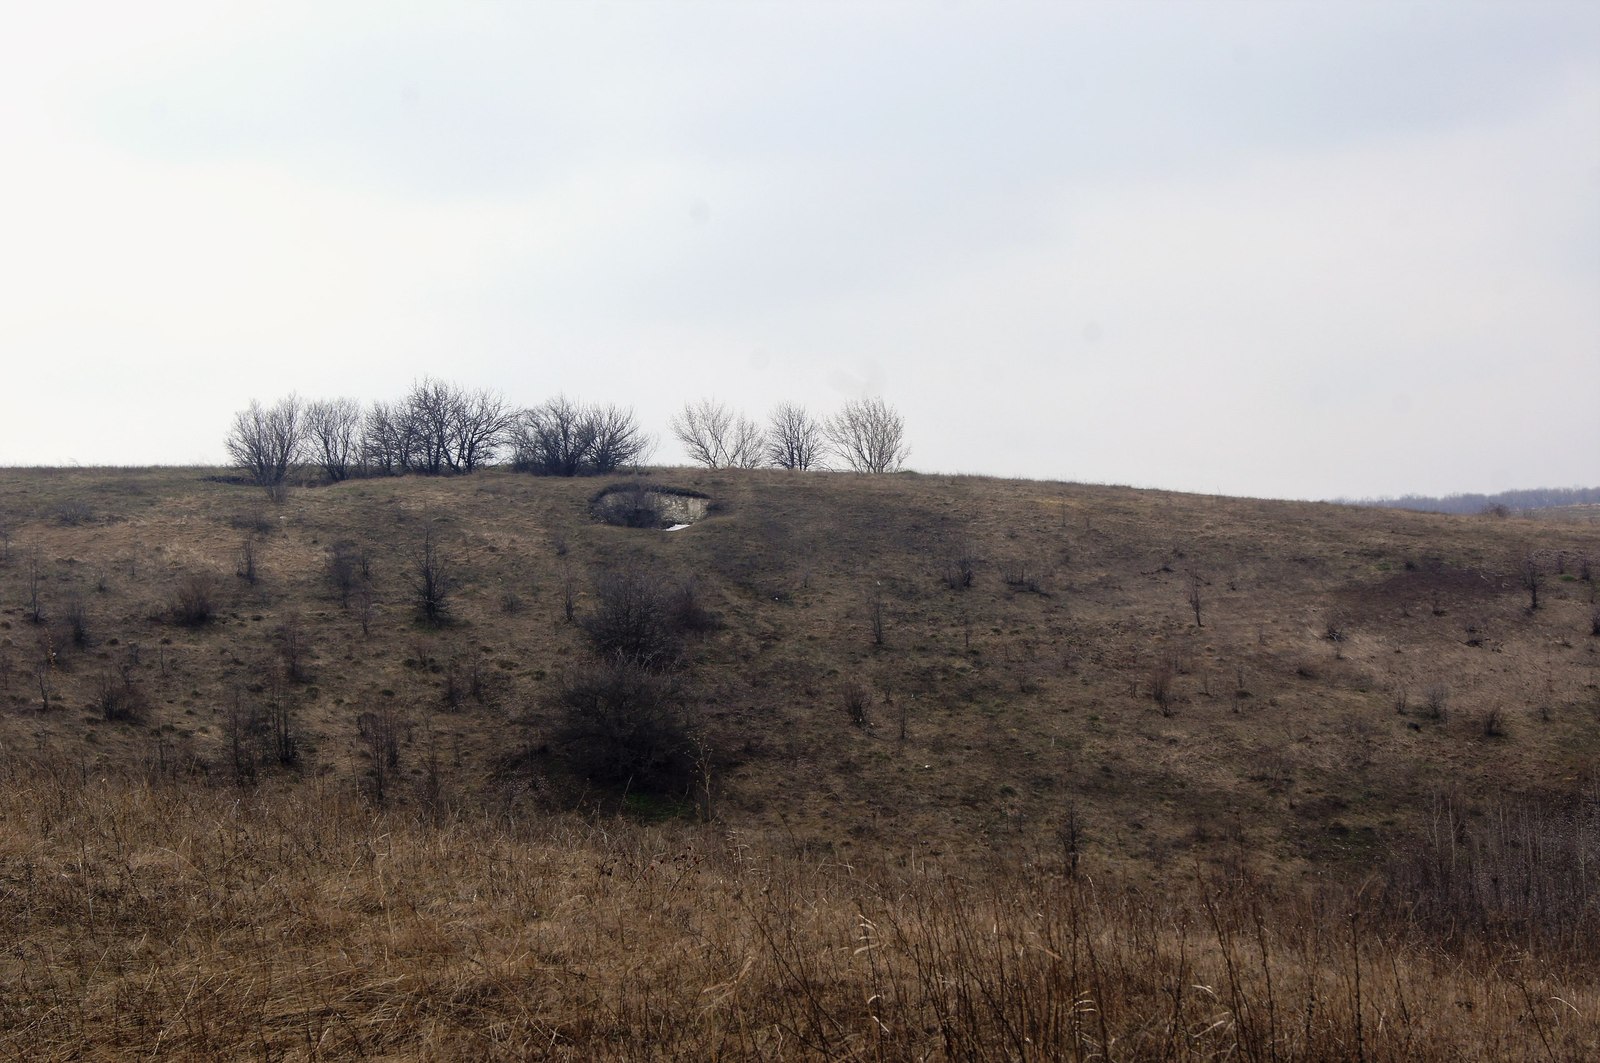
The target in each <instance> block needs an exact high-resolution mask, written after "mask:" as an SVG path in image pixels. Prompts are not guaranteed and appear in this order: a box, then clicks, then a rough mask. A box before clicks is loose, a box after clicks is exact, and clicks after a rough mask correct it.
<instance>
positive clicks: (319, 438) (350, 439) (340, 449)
mask: <svg viewBox="0 0 1600 1063" xmlns="http://www.w3.org/2000/svg"><path fill="white" fill-rule="evenodd" d="M305 428H306V441H307V450H308V451H309V452H310V460H312V461H314V462H316V463H317V464H318V465H321V466H322V471H323V472H325V473H327V474H328V479H329V480H332V481H333V482H334V483H338V482H339V481H340V480H344V479H347V478H348V477H349V476H350V473H351V472H352V471H353V470H354V467H355V465H356V464H357V463H358V462H359V461H360V460H361V404H360V403H358V402H356V400H355V399H323V400H318V401H316V402H313V403H311V404H309V405H308V406H306V412H305Z"/></svg>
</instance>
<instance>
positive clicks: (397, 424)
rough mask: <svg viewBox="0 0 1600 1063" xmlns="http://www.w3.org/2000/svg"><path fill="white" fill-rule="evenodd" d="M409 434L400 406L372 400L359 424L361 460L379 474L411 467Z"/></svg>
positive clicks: (408, 427)
mask: <svg viewBox="0 0 1600 1063" xmlns="http://www.w3.org/2000/svg"><path fill="white" fill-rule="evenodd" d="M410 435H411V433H410V422H409V420H408V419H407V418H406V416H405V410H404V408H403V407H401V406H400V405H398V404H391V403H387V402H375V403H373V404H372V405H371V407H369V408H368V409H367V415H366V418H365V419H364V420H363V422H362V425H361V464H362V465H363V466H364V467H365V468H366V471H367V472H368V473H375V474H377V475H380V476H393V475H395V474H397V473H402V472H405V471H406V469H407V468H409V467H410V456H411V444H410Z"/></svg>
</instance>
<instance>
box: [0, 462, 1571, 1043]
mask: <svg viewBox="0 0 1600 1063" xmlns="http://www.w3.org/2000/svg"><path fill="white" fill-rule="evenodd" d="M226 481H227V477H225V476H222V475H219V474H218V473H217V472H216V471H215V470H180V469H161V470H5V471H3V472H0V707H3V709H4V712H3V715H0V742H3V744H4V749H5V754H4V763H3V772H4V778H5V779H6V785H5V788H4V801H5V802H6V815H5V823H6V835H5V842H4V846H5V847H4V850H3V851H0V859H3V862H0V875H3V883H0V885H3V894H0V897H3V903H4V905H5V907H6V912H5V916H6V919H7V924H8V925H11V926H15V927H17V928H18V929H17V942H16V946H15V948H14V949H13V950H12V951H11V952H10V953H8V956H7V958H6V960H5V961H3V962H4V963H5V965H6V978H7V985H8V986H9V987H12V991H11V992H9V993H8V995H7V1000H6V1002H5V1004H4V1005H3V1007H4V1011H3V1012H0V1016H3V1017H0V1044H3V1045H5V1046H6V1048H7V1050H8V1051H9V1052H10V1053H12V1054H28V1055H30V1056H32V1057H33V1058H41V1057H49V1056H51V1055H55V1056H58V1057H60V1058H85V1057H88V1056H93V1055H96V1054H101V1055H105V1056H121V1055H127V1054H134V1053H143V1054H155V1055H160V1054H162V1053H167V1054H171V1055H178V1056H182V1055H236V1054H259V1055H261V1056H263V1057H266V1058H315V1057H322V1056H330V1055H349V1054H368V1055H376V1056H417V1057H426V1056H433V1055H437V1054H440V1053H444V1054H453V1055H464V1056H473V1057H484V1056H503V1057H505V1058H517V1057H525V1056H527V1055H540V1054H549V1055H560V1054H567V1055H570V1056H571V1057H573V1058H597V1057H607V1056H612V1057H616V1058H638V1056H640V1055H641V1054H645V1053H647V1052H648V1053H654V1054H658V1055H664V1056H678V1057H682V1058H710V1057H715V1056H717V1055H723V1056H734V1057H747V1056H757V1057H770V1058H796V1057H806V1056H823V1057H842V1056H846V1055H863V1056H874V1055H876V1056H881V1057H885V1058H923V1057H927V1056H934V1057H946V1058H1041V1059H1043V1058H1062V1057H1066V1058H1212V1057H1217V1056H1224V1055H1236V1056H1239V1055H1242V1056H1245V1057H1247V1058H1275V1057H1276V1058H1283V1057H1294V1056H1301V1057H1315V1058H1351V1059H1358V1058H1430V1057H1439V1056H1448V1057H1460V1058H1484V1059H1489V1058H1507V1057H1516V1056H1526V1057H1530V1058H1535V1057H1536V1058H1571V1059H1579V1058H1588V1057H1589V1056H1591V1055H1592V1054H1593V1053H1594V1052H1595V1051H1597V1050H1600V1019H1597V1015H1600V995H1597V991H1596V990H1597V986H1596V973H1597V970H1600V966H1597V964H1596V962H1595V960H1594V957H1595V956H1596V955H1597V954H1600V884H1597V883H1596V881H1595V875H1594V871H1593V868H1594V867H1595V866H1600V865H1597V864H1596V861H1597V860H1600V802H1597V798H1596V789H1595V780H1594V779H1593V777H1592V770H1593V766H1594V764H1595V754H1596V751H1597V747H1600V637H1597V631H1600V614H1597V613H1596V605H1595V583H1594V580H1593V574H1592V572H1591V567H1592V565H1593V564H1594V563H1595V562H1600V527H1597V526H1596V524H1595V523H1592V522H1585V521H1584V520H1582V519H1577V518H1574V519H1568V520H1555V519H1541V520H1529V519H1521V518H1510V519H1493V518H1486V517H1449V516H1442V515H1436V514H1421V513H1409V512H1401V511H1391V510H1379V509H1363V508H1355V507H1344V506H1331V505H1316V504H1300V503H1283V502H1265V501H1253V500H1242V499H1225V498H1214V497H1206V496H1196V495H1181V494H1170V493H1164V492H1154V491H1135V490H1131V489H1125V488H1114V487H1087V486H1081V485H1067V484H1055V483H1041V482H1019V481H998V480H989V479H981V478H972V477H935V476H922V475H914V474H899V475H894V476H872V477H866V476H851V475H843V474H828V473H807V474H796V473H783V472H761V471H750V472H744V471H714V472H708V471H703V470H685V469H664V470H654V471H652V472H651V473H650V475H649V482H650V484H651V485H653V487H654V488H655V489H657V490H659V491H661V492H665V493H666V494H667V495H670V496H671V497H683V498H695V499H699V497H700V496H704V502H705V512H706V515H705V517H704V519H701V520H698V521H697V522H696V523H694V524H692V525H691V526H690V527H687V528H684V529H682V530H680V531H672V532H666V531H661V530H658V529H657V528H655V527H623V526H616V525H612V524H607V523H603V522H601V521H599V520H597V519H595V517H594V516H593V515H592V512H591V505H590V503H591V499H592V498H593V497H594V496H595V495H596V493H597V492H598V491H599V490H600V489H601V488H603V487H606V486H607V485H609V484H611V483H613V482H622V483H626V482H628V478H627V477H618V478H616V480H615V481H612V480H604V481H595V480H590V481H587V482H586V481H582V480H567V479H538V478H532V477H527V476H520V475H516V474H513V473H511V472H509V471H504V470H498V469H489V470H483V471H479V472H477V473H475V474H473V475H471V476H460V477H426V478H424V477H414V478H408V479H385V480H360V479H357V480H348V481H345V482H342V483H339V484H336V485H330V486H319V487H307V488H301V489H295V490H292V491H289V492H287V494H284V493H283V492H278V493H277V498H276V500H274V499H272V498H269V497H268V495H267V494H266V493H265V492H263V491H261V490H259V489H255V488H250V487H246V486H241V485H238V484H234V483H229V482H226ZM672 492H681V493H682V494H681V495H676V494H672ZM613 493H614V492H613ZM639 493H640V494H641V495H642V494H643V492H639ZM664 496H665V495H664ZM696 512H698V509H697V510H696ZM646 523H648V522H646ZM424 558H428V559H430V560H429V562H428V564H427V565H426V566H425V565H424ZM425 572H431V573H432V576H433V577H435V578H436V583H435V584H432V586H433V591H426V592H425V587H424V584H427V583H429V581H428V580H424V579H423V576H424V574H425ZM619 588H620V589H619ZM625 591H626V592H627V593H626V594H624V592H625ZM432 593H437V595H438V600H437V601H436V602H434V603H433V604H435V605H437V606H438V608H437V609H433V608H430V607H429V595H430V594H432ZM628 594H631V595H632V597H628V596H627V595H628ZM619 596H620V597H619ZM639 601H645V602H647V603H655V604H657V605H660V606H663V607H664V608H665V609H666V610H667V614H666V615H667V617H668V619H667V621H666V622H665V623H666V631H667V634H666V636H664V637H665V638H666V641H665V642H664V643H663V644H662V646H660V647H657V648H656V649H654V650H652V654H653V655H652V657H651V660H650V661H649V662H648V664H647V665H645V666H640V665H637V664H636V662H635V661H634V659H633V658H631V657H629V656H628V654H629V653H631V652H632V651H631V650H626V649H625V648H619V647H622V646H623V644H622V643H620V642H618V641H617V640H616V639H615V638H610V640H609V641H608V638H609V636H607V634H606V632H608V631H612V630H613V628H611V627H608V624H610V623H611V619H614V615H615V612H616V610H617V609H619V608H620V607H621V605H627V604H629V603H637V602H639ZM1535 602H1536V603H1537V606H1536V607H1533V606H1534V603H1535ZM608 618H611V619H608ZM629 645H631V644H629ZM618 676H621V677H622V678H620V679H619V678H618ZM628 683H631V684H633V685H632V686H628V685H627V684H628ZM618 690H623V691H625V692H627V694H628V696H627V697H626V698H621V701H620V702H619V700H618V699H619V697H620V695H617V694H616V691H618ZM640 691H645V692H646V693H647V694H648V697H646V696H645V695H644V694H641V693H640ZM607 699H610V700H607ZM629 699H631V700H629ZM618 703H625V707H626V706H627V705H633V706H637V705H640V704H645V703H648V705H649V706H651V707H652V710H651V711H652V712H653V713H654V715H650V716H649V718H648V719H647V721H646V722H647V723H650V726H649V727H646V728H644V729H643V730H639V729H633V730H627V731H626V733H623V732H622V731H618V730H615V729H609V730H602V729H599V728H597V727H593V726H589V725H588V724H586V722H585V721H586V720H589V719H590V718H592V717H594V716H595V715H596V713H598V712H600V711H601V709H604V708H605V707H607V706H610V707H615V705H616V704H618ZM597 707H598V708H597ZM586 713H587V715H585V714H586ZM630 726H631V723H630ZM641 735H642V736H643V740H648V739H649V737H650V736H652V735H655V736H664V737H663V739H662V740H663V741H664V742H667V743H668V744H670V745H671V747H672V749H671V754H672V755H671V756H670V757H669V756H655V757H653V758H652V757H651V756H649V755H648V752H649V751H648V750H647V751H646V754H647V755H635V754H636V751H631V750H633V749H634V746H630V745H629V743H634V745H637V744H638V742H639V741H641ZM646 744H648V742H647V741H646ZM618 747H622V748H623V752H621V753H618V752H617V749H618Z"/></svg>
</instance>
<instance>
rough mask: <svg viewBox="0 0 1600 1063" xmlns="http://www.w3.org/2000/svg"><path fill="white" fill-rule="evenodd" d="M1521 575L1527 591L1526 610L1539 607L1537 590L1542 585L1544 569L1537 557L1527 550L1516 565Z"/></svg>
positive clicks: (1531, 610)
mask: <svg viewBox="0 0 1600 1063" xmlns="http://www.w3.org/2000/svg"><path fill="white" fill-rule="evenodd" d="M1518 569H1519V572H1520V575H1521V576H1522V587H1523V589H1524V590H1526V591H1527V592H1528V612H1530V613H1531V612H1533V611H1534V610H1535V609H1538V608H1539V590H1540V589H1541V588H1542V587H1543V586H1544V569H1543V567H1541V566H1540V564H1539V558H1538V556H1537V555H1535V554H1534V552H1533V551H1532V550H1529V551H1528V552H1527V553H1526V554H1525V555H1524V556H1523V558H1522V562H1521V564H1519V565H1518Z"/></svg>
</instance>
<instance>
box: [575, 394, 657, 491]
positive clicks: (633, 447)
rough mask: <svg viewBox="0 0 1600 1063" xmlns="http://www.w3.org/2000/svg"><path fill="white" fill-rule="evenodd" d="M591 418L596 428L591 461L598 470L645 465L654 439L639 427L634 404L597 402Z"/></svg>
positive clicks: (603, 471)
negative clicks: (633, 408)
mask: <svg viewBox="0 0 1600 1063" xmlns="http://www.w3.org/2000/svg"><path fill="white" fill-rule="evenodd" d="M589 419H590V421H591V423H592V425H593V432H594V443H593V446H592V449H591V451H590V455H589V465H590V467H591V470H592V471H593V472H595V473H599V474H602V475H603V474H605V473H610V472H616V471H617V470H618V469H621V468H624V467H626V466H629V465H642V464H644V461H645V459H646V458H648V457H649V456H650V451H651V450H652V449H653V448H654V447H655V440H653V439H651V438H650V437H649V436H648V435H646V434H645V433H644V431H643V430H641V429H640V427H639V422H638V420H637V419H636V418H635V417H634V415H633V410H632V409H631V408H623V407H621V406H612V405H606V406H594V407H591V408H590V410H589Z"/></svg>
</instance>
